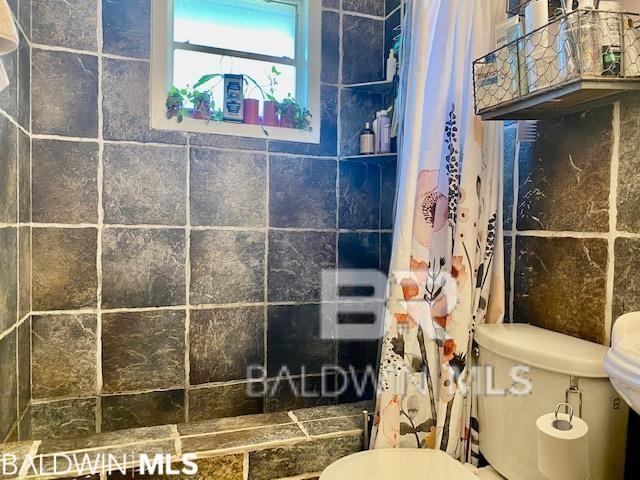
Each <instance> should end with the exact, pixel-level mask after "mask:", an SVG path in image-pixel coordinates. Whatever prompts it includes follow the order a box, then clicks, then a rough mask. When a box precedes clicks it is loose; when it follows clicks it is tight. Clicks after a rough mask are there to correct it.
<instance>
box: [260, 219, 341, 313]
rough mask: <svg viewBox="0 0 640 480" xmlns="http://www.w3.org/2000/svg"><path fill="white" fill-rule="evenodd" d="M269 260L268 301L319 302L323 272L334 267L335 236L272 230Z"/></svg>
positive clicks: (324, 233) (332, 269)
mask: <svg viewBox="0 0 640 480" xmlns="http://www.w3.org/2000/svg"><path fill="white" fill-rule="evenodd" d="M268 261H269V265H268V281H267V284H268V289H269V301H270V302H296V301H297V302H313V301H320V300H321V296H322V272H324V271H330V272H331V275H333V274H334V273H333V272H334V271H335V267H336V234H335V233H333V232H297V231H296V232H293V231H278V230H271V231H270V232H269V254H268ZM324 300H328V299H324Z"/></svg>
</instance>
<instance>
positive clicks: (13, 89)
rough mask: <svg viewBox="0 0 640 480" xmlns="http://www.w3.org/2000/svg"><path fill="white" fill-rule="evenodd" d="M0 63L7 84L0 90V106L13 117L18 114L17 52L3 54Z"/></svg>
mask: <svg viewBox="0 0 640 480" xmlns="http://www.w3.org/2000/svg"><path fill="white" fill-rule="evenodd" d="M2 65H3V66H4V70H5V72H6V74H7V78H8V79H9V85H7V87H6V88H5V89H4V90H2V91H1V92H0V108H1V109H2V110H4V111H5V112H7V113H8V114H9V115H11V116H12V117H14V118H15V117H16V116H17V115H18V98H17V94H18V82H17V79H18V52H15V51H14V52H11V53H8V54H6V55H3V57H2Z"/></svg>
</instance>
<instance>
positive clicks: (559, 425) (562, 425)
mask: <svg viewBox="0 0 640 480" xmlns="http://www.w3.org/2000/svg"><path fill="white" fill-rule="evenodd" d="M563 406H564V407H565V408H566V409H567V410H568V411H569V420H563V419H561V418H558V414H559V413H560V409H561V408H562V407H563ZM572 421H573V407H572V406H571V404H570V403H568V402H560V403H559V404H558V406H557V407H556V414H555V420H554V421H553V423H552V424H551V426H552V427H553V428H555V429H557V430H562V431H565V432H566V431H567V430H571V429H572V428H573V425H572V424H571V422H572Z"/></svg>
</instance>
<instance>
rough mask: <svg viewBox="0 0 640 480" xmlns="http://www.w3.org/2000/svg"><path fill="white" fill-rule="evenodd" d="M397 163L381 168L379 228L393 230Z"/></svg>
mask: <svg viewBox="0 0 640 480" xmlns="http://www.w3.org/2000/svg"><path fill="white" fill-rule="evenodd" d="M396 171H397V162H388V163H385V164H384V165H383V166H382V167H381V175H382V186H381V190H380V228H382V229H388V230H391V229H392V228H393V219H394V210H393V209H394V204H395V200H396V173H397V172H396Z"/></svg>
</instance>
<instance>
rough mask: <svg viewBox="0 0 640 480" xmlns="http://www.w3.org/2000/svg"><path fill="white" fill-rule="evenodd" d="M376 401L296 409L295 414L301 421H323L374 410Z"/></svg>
mask: <svg viewBox="0 0 640 480" xmlns="http://www.w3.org/2000/svg"><path fill="white" fill-rule="evenodd" d="M375 407H376V405H375V403H374V402H356V403H345V404H343V405H327V406H322V407H314V408H303V409H301V410H294V411H293V414H294V415H295V416H296V418H297V419H298V421H300V422H309V421H322V420H327V419H335V418H345V417H347V418H348V417H353V416H356V415H357V416H360V415H361V414H362V411H363V410H367V411H369V412H373V410H374V409H375Z"/></svg>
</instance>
